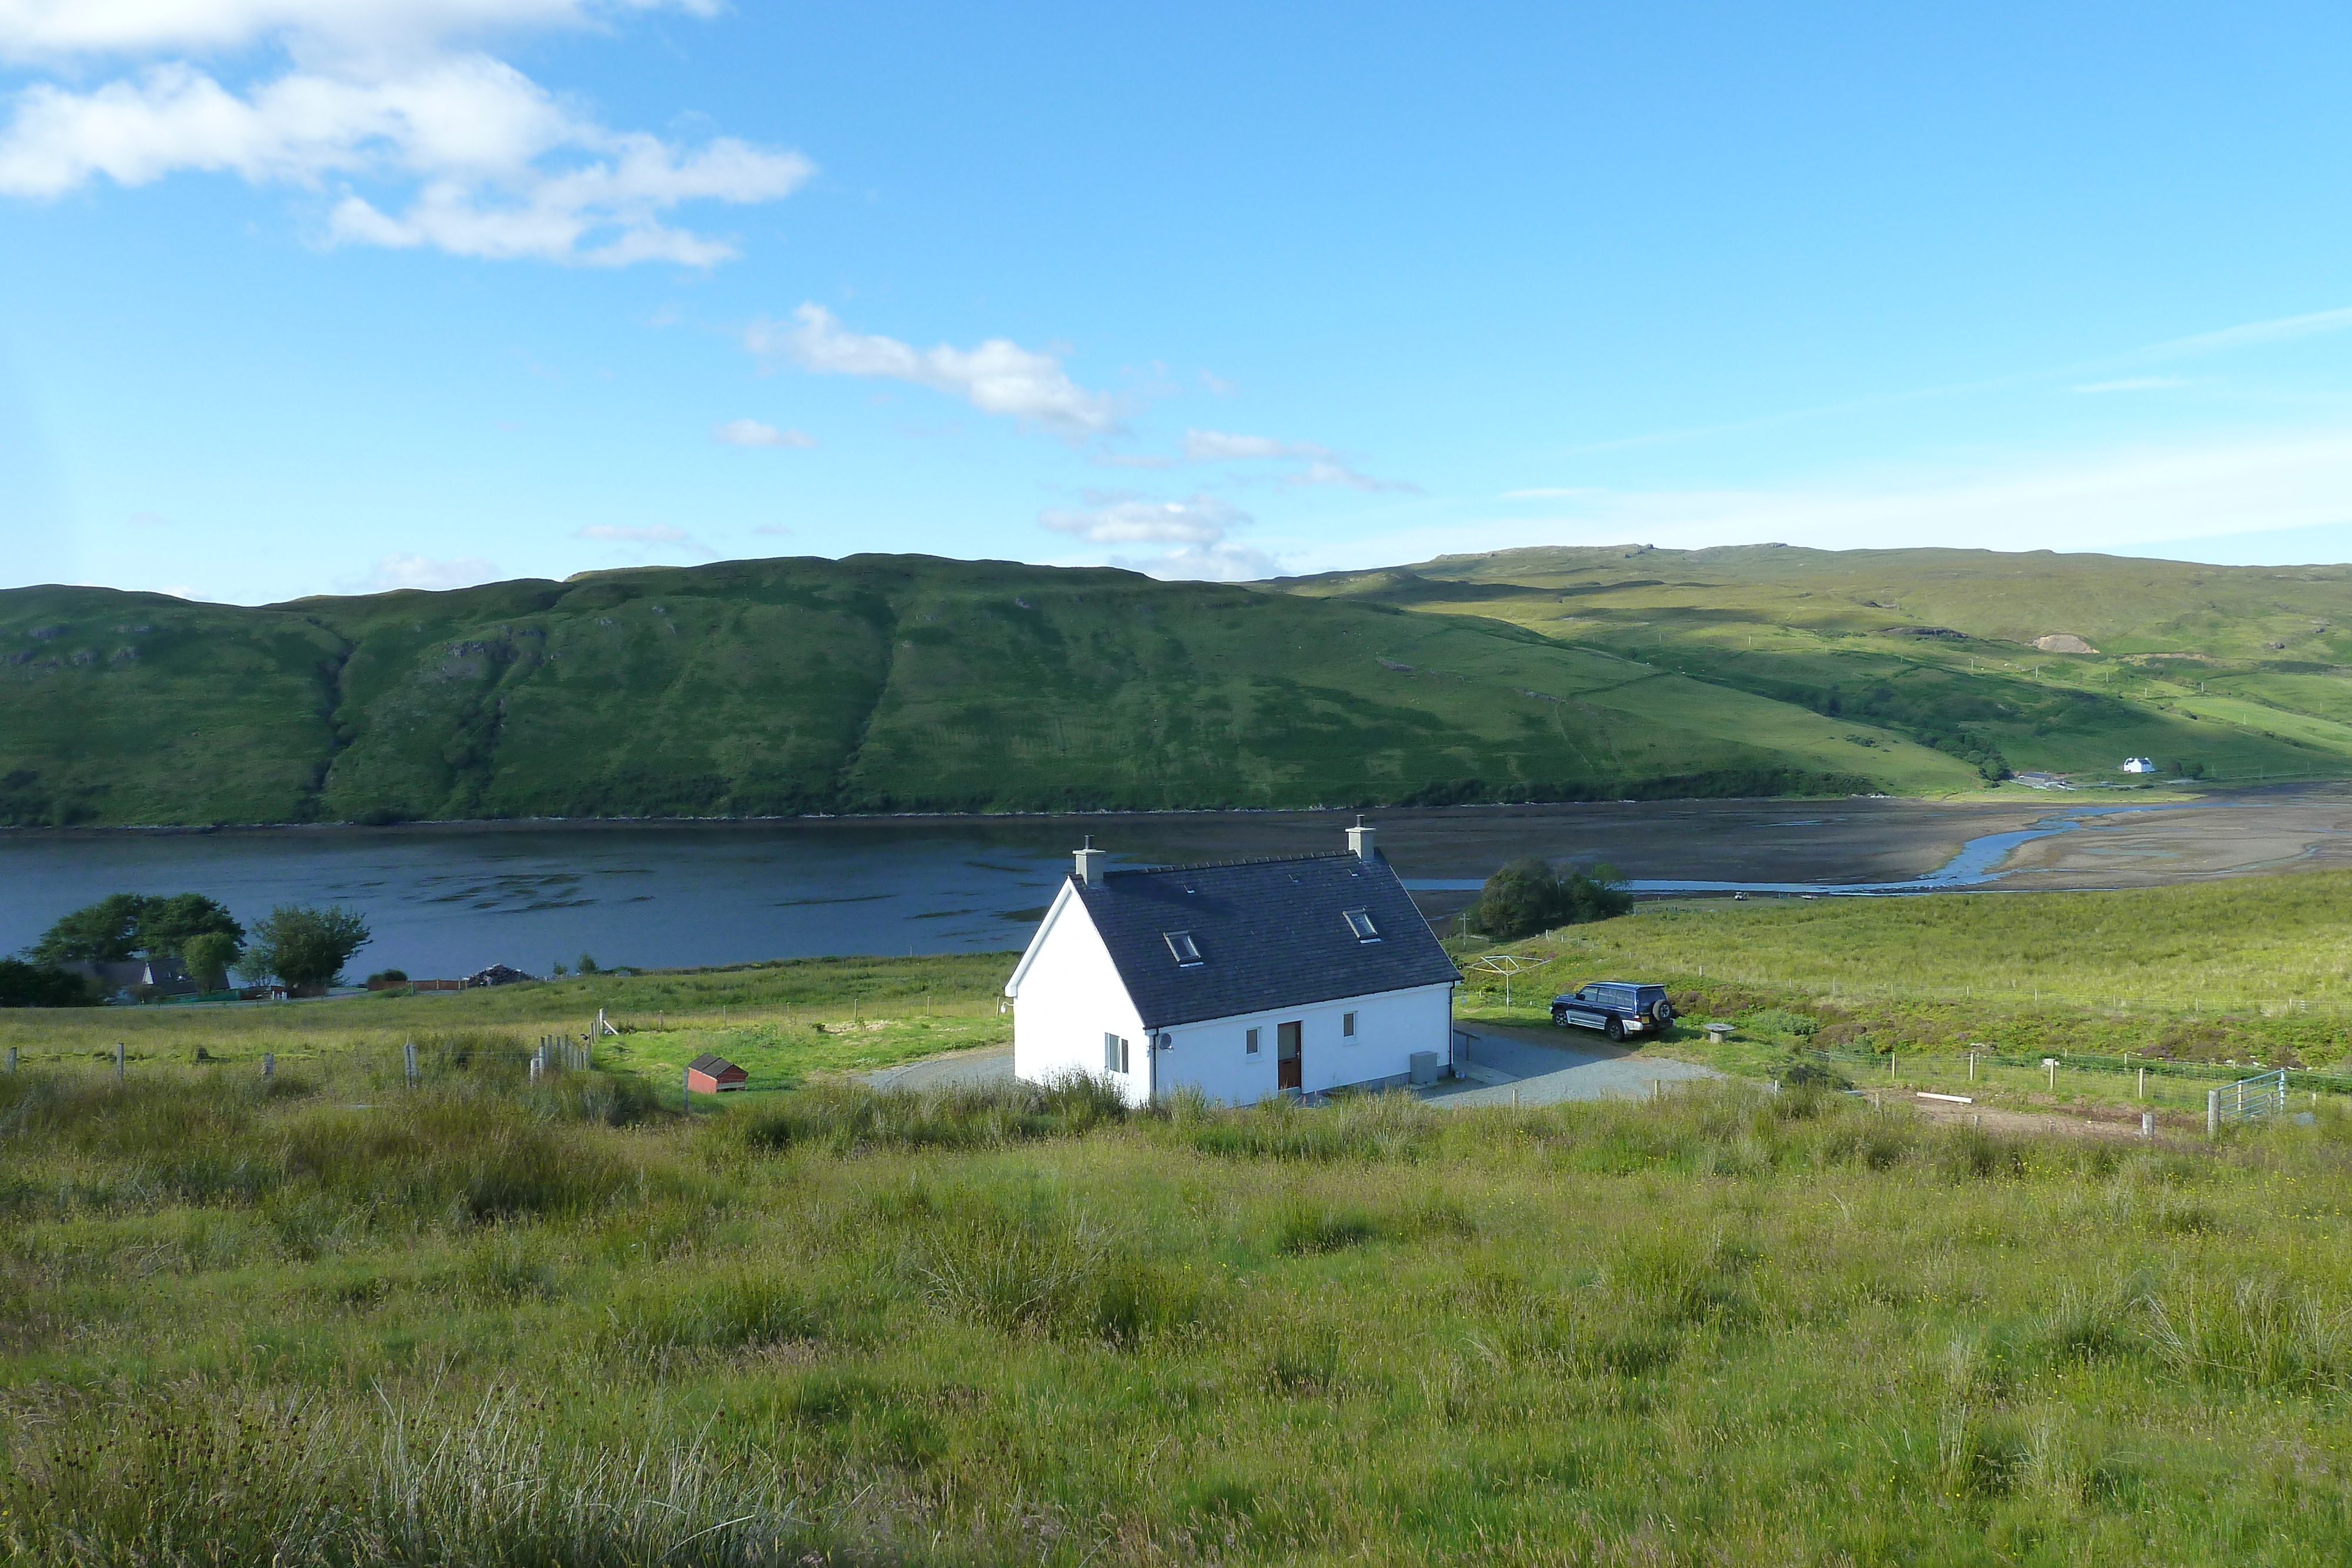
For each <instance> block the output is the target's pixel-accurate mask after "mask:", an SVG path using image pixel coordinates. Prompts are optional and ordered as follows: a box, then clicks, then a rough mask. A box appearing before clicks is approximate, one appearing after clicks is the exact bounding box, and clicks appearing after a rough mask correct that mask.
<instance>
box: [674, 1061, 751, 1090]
mask: <svg viewBox="0 0 2352 1568" xmlns="http://www.w3.org/2000/svg"><path fill="white" fill-rule="evenodd" d="M747 1082H751V1074H750V1073H748V1072H746V1071H743V1070H742V1069H741V1068H740V1067H738V1066H736V1065H735V1064H734V1063H733V1062H731V1061H728V1060H727V1059H726V1058H725V1057H723V1056H713V1055H711V1054H710V1053H709V1051H705V1052H703V1053H702V1054H701V1055H700V1056H698V1057H696V1058H695V1059H694V1060H693V1061H689V1062H688V1063H687V1064H686V1086H687V1087H688V1089H691V1090H693V1091H694V1092H696V1093H697V1094H716V1093H718V1092H719V1091H720V1090H722V1089H740V1088H742V1087H743V1085H744V1084H745V1083H747Z"/></svg>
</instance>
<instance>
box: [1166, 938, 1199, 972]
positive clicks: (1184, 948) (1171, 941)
mask: <svg viewBox="0 0 2352 1568" xmlns="http://www.w3.org/2000/svg"><path fill="white" fill-rule="evenodd" d="M1162 935H1164V936H1166V937H1167V939H1168V951H1169V952H1170V953H1171V954H1172V955H1174V956H1175V959H1176V963H1177V967H1180V968H1186V969H1189V968H1191V967H1192V966H1193V965H1195V964H1198V963H1200V962H1202V958H1201V948H1200V946H1199V944H1197V943H1195V942H1194V941H1193V940H1192V933H1191V932H1190V931H1169V932H1164V933H1162Z"/></svg>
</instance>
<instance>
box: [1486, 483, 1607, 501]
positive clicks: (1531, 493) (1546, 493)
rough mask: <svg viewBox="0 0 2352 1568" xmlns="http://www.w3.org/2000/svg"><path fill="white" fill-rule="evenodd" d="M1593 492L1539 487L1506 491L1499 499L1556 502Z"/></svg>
mask: <svg viewBox="0 0 2352 1568" xmlns="http://www.w3.org/2000/svg"><path fill="white" fill-rule="evenodd" d="M1591 494H1593V492H1592V491H1590V490H1583V489H1578V488H1575V487H1572V486H1566V485H1539V486H1536V487H1535V488H1534V489H1532V490H1506V491H1504V492H1503V494H1502V495H1501V497H1499V499H1502V500H1506V501H1556V500H1559V498H1560V497H1563V496H1589V495H1591Z"/></svg>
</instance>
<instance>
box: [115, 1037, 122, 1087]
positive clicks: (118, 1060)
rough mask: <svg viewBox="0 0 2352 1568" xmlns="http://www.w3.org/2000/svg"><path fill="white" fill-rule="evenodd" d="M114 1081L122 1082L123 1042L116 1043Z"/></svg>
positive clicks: (117, 1041)
mask: <svg viewBox="0 0 2352 1568" xmlns="http://www.w3.org/2000/svg"><path fill="white" fill-rule="evenodd" d="M114 1081H115V1082H117V1083H120V1082H122V1042H121V1040H116V1041H115V1042H114Z"/></svg>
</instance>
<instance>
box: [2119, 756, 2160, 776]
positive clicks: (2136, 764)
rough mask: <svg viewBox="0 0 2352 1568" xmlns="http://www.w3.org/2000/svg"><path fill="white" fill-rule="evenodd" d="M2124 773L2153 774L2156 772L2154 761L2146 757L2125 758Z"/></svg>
mask: <svg viewBox="0 0 2352 1568" xmlns="http://www.w3.org/2000/svg"><path fill="white" fill-rule="evenodd" d="M2124 771H2125V772H2126V773H2153V772H2155V771H2156V761H2155V759H2154V758H2147V757H2126V758H2124Z"/></svg>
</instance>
